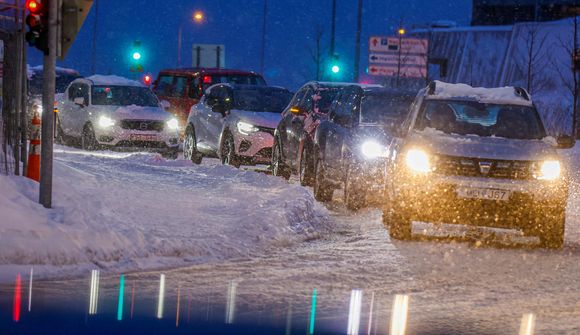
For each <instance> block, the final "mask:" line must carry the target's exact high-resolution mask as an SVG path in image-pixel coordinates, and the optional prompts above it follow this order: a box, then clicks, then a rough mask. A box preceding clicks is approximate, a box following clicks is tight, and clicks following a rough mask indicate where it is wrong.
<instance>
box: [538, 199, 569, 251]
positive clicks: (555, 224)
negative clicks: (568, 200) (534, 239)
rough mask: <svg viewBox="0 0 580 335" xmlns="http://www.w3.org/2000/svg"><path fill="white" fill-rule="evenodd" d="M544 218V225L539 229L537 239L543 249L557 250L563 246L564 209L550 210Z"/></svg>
mask: <svg viewBox="0 0 580 335" xmlns="http://www.w3.org/2000/svg"><path fill="white" fill-rule="evenodd" d="M548 213H549V214H548V215H546V216H545V223H546V224H545V225H543V226H542V228H540V231H539V232H538V237H539V238H540V245H541V246H542V247H544V248H549V249H559V248H561V247H562V245H564V230H565V227H566V211H565V209H563V208H562V209H558V210H551V211H549V212H548Z"/></svg>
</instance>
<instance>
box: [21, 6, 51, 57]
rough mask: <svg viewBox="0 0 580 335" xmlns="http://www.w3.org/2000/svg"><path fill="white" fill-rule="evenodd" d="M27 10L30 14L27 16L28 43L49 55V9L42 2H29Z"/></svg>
mask: <svg viewBox="0 0 580 335" xmlns="http://www.w3.org/2000/svg"><path fill="white" fill-rule="evenodd" d="M45 4H46V3H45ZM26 9H28V11H29V12H30V13H29V14H28V15H27V16H26V25H27V26H28V32H27V33H26V41H27V42H28V44H29V45H30V46H32V47H35V48H37V49H38V50H40V51H42V52H44V53H45V54H48V29H47V28H48V8H47V6H43V3H42V1H41V0H27V1H26Z"/></svg>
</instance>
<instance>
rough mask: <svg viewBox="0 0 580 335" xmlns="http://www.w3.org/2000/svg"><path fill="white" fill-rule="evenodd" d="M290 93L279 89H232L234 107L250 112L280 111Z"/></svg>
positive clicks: (284, 106) (287, 101)
mask: <svg viewBox="0 0 580 335" xmlns="http://www.w3.org/2000/svg"><path fill="white" fill-rule="evenodd" d="M290 99H292V94H291V93H290V92H288V91H286V90H279V89H240V90H234V109H238V110H244V111H252V112H274V113H282V111H283V110H284V108H286V106H287V105H288V103H289V102H290Z"/></svg>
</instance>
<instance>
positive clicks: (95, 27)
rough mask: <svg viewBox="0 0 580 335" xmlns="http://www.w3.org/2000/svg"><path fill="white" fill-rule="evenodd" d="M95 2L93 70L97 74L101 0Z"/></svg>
mask: <svg viewBox="0 0 580 335" xmlns="http://www.w3.org/2000/svg"><path fill="white" fill-rule="evenodd" d="M94 1H95V22H94V24H93V62H92V65H91V70H92V72H93V74H97V28H98V25H99V0H94Z"/></svg>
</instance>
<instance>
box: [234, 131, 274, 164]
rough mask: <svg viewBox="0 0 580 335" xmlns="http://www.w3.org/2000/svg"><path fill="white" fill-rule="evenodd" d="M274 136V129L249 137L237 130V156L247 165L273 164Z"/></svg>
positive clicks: (235, 136)
mask: <svg viewBox="0 0 580 335" xmlns="http://www.w3.org/2000/svg"><path fill="white" fill-rule="evenodd" d="M273 134H274V129H271V130H268V131H258V132H255V133H252V134H249V135H246V134H242V133H240V132H238V131H237V130H235V135H234V142H235V146H236V155H237V156H238V157H240V159H242V161H243V162H244V163H245V164H270V163H271V162H272V146H273V145H274V135H273Z"/></svg>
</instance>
